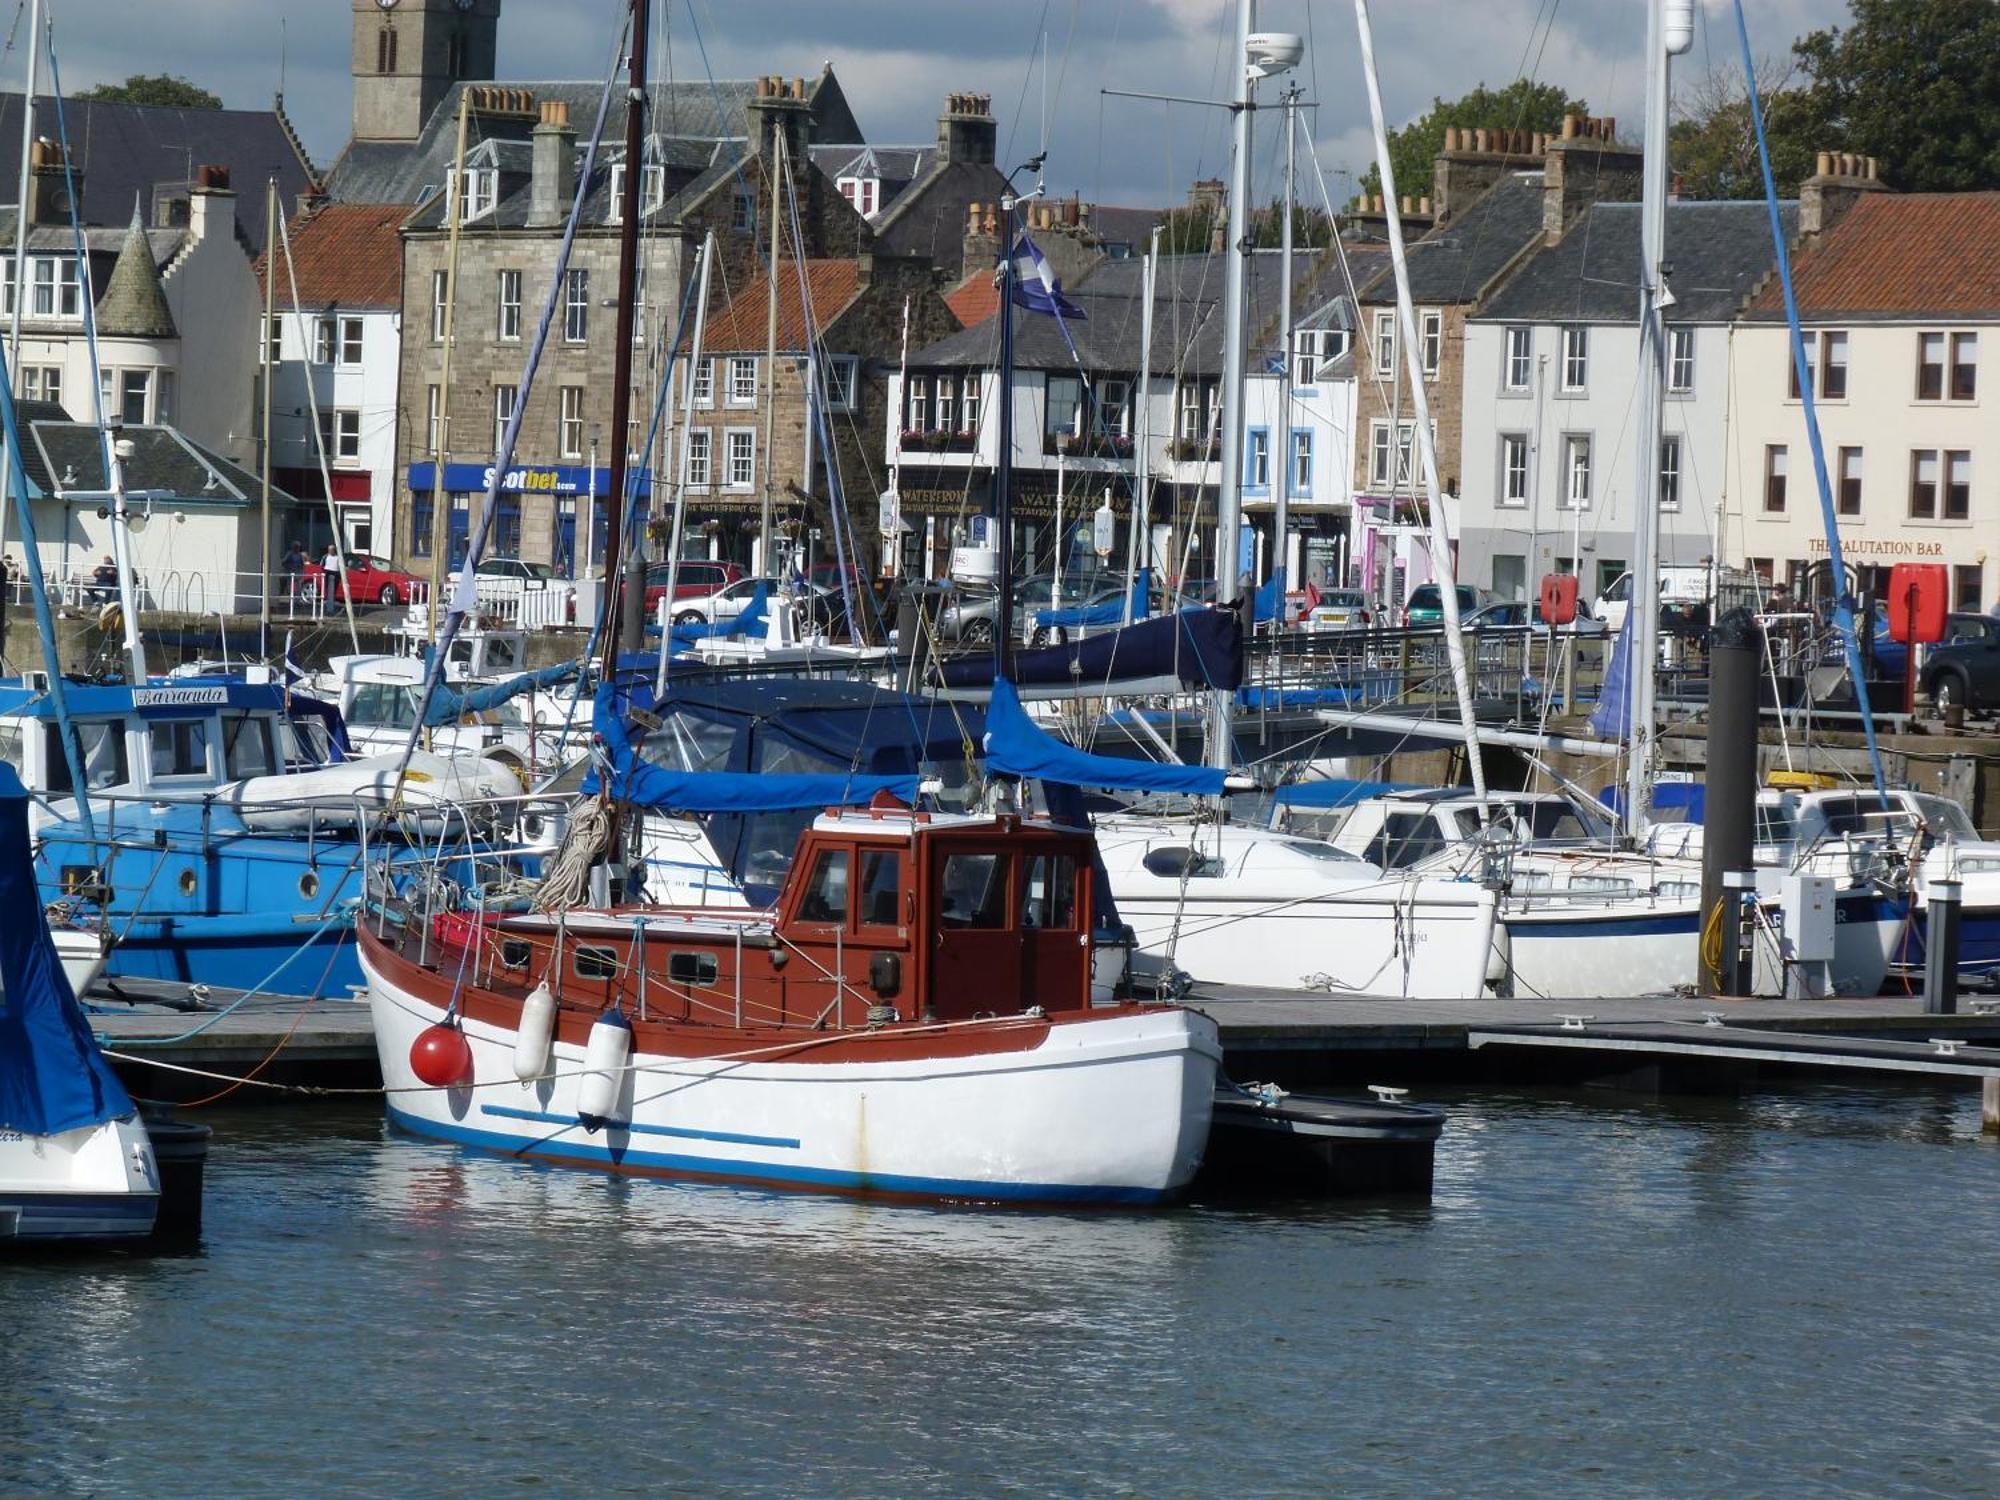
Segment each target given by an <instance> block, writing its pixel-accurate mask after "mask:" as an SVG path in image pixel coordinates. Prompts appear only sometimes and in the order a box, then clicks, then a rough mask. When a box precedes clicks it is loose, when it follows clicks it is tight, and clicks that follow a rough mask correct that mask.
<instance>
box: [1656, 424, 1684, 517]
mask: <svg viewBox="0 0 2000 1500" xmlns="http://www.w3.org/2000/svg"><path fill="white" fill-rule="evenodd" d="M1680 508H1681V440H1680V436H1679V434H1678V433H1670V434H1668V435H1667V436H1665V437H1662V438H1661V439H1660V509H1661V510H1679V509H1680Z"/></svg>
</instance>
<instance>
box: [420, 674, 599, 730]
mask: <svg viewBox="0 0 2000 1500" xmlns="http://www.w3.org/2000/svg"><path fill="white" fill-rule="evenodd" d="M579 667H580V663H577V662H573V661H564V662H557V663H556V664H555V665H554V666H552V667H543V668H542V669H541V670H540V671H538V672H522V673H521V674H520V675H518V676H515V677H509V678H508V679H507V680H506V681H505V682H489V683H487V684H485V685H484V686H483V687H473V688H444V687H441V688H439V689H438V690H437V695H436V696H435V697H433V698H432V699H431V706H430V710H429V711H428V712H427V713H426V714H425V715H424V723H425V724H427V725H428V726H430V727H431V728H433V729H435V728H437V727H438V726H439V725H442V724H450V723H452V722H454V721H455V720H457V719H458V718H459V717H460V716H461V715H464V714H476V713H484V712H485V711H486V710H487V709H489V708H498V707H499V706H500V705H501V704H503V703H505V702H507V701H508V700H509V699H513V698H518V697H520V696H521V694H523V693H529V692H533V691H534V690H535V689H536V688H543V687H554V686H555V685H556V684H557V683H558V682H562V681H565V680H566V679H568V678H571V677H574V676H576V674H577V671H578V670H579Z"/></svg>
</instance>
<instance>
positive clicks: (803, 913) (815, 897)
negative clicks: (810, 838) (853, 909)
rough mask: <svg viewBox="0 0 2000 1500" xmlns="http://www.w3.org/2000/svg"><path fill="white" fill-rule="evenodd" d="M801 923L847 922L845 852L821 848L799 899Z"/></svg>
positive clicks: (843, 850)
mask: <svg viewBox="0 0 2000 1500" xmlns="http://www.w3.org/2000/svg"><path fill="white" fill-rule="evenodd" d="M799 920H800V921H801V922H841V923H844V922H846V921H847V851H846V850H845V849H822V850H820V854H819V859H818V861H817V862H816V863H815V864H814V865H813V872H812V878H811V879H810V880H808V881H807V882H806V890H805V894H804V895H803V896H801V897H800V898H799Z"/></svg>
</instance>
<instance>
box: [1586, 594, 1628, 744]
mask: <svg viewBox="0 0 2000 1500" xmlns="http://www.w3.org/2000/svg"><path fill="white" fill-rule="evenodd" d="M1631 676H1632V611H1631V610H1629V609H1628V610H1626V611H1625V623H1624V624H1623V625H1621V626H1620V627H1619V628H1618V640H1617V642H1616V643H1615V644H1614V645H1613V646H1612V648H1611V661H1610V664H1609V665H1607V666H1606V667H1605V669H1604V685H1603V686H1602V687H1600V688H1599V689H1598V690H1597V707H1595V708H1593V709H1592V710H1591V711H1590V732H1591V733H1592V734H1595V735H1597V736H1598V737H1600V738H1602V739H1607V740H1622V739H1625V738H1626V737H1627V736H1629V735H1630V734H1631V733H1632V697H1631V694H1632V688H1631V682H1630V679H1631Z"/></svg>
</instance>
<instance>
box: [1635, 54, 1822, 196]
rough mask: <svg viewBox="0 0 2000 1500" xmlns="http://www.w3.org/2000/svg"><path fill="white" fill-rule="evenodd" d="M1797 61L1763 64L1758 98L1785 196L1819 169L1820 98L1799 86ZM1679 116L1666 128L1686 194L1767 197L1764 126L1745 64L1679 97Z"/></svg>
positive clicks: (1711, 75) (1705, 80)
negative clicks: (1761, 157)
mask: <svg viewBox="0 0 2000 1500" xmlns="http://www.w3.org/2000/svg"><path fill="white" fill-rule="evenodd" d="M1799 74H1800V70H1799V66H1798V64H1797V62H1796V61H1795V60H1793V59H1789V58H1788V59H1783V60H1774V59H1771V58H1766V59H1764V60H1763V61H1762V62H1760V63H1759V64H1758V65H1757V98H1758V101H1759V102H1760V103H1761V104H1762V105H1763V107H1764V130H1765V135H1766V137H1767V138H1768V139H1769V142H1770V146H1771V175H1772V177H1773V178H1774V179H1775V180H1776V181H1777V184H1778V194H1779V196H1780V197H1786V198H1789V197H1792V196H1794V195H1795V194H1796V193H1797V191H1798V185H1799V183H1800V182H1802V181H1804V180H1805V178H1806V177H1808V176H1810V175H1811V173H1812V170H1813V153H1814V152H1815V151H1816V150H1818V149H1819V147H1818V145H1817V144H1816V142H1815V133H1816V131H1817V129H1818V126H1817V124H1816V120H1815V112H1814V108H1813V102H1812V99H1811V97H1810V95H1809V94H1808V92H1807V91H1806V90H1805V89H1804V88H1803V87H1801V86H1800V84H1799ZM1674 102H1675V108H1676V112H1677V113H1678V114H1679V116H1680V118H1678V119H1676V120H1675V121H1674V122H1673V123H1672V124H1671V125H1669V126H1668V127H1667V160H1668V161H1669V163H1670V164H1671V166H1672V169H1673V171H1674V173H1675V175H1676V176H1678V177H1679V178H1680V191H1681V196H1682V197H1684V198H1761V197H1763V196H1764V172H1763V168H1762V166H1761V165H1760V164H1759V162H1758V160H1757V131H1756V129H1755V127H1754V126H1753V125H1752V123H1751V119H1750V101H1749V100H1748V98H1747V97H1746V96H1745V95H1744V92H1743V78H1742V74H1741V72H1740V71H1739V70H1736V69H1732V68H1726V67H1719V68H1716V69H1715V70H1714V71H1713V72H1711V73H1709V74H1708V75H1707V76H1705V77H1703V78H1700V79H1698V80H1697V81H1696V82H1695V83H1694V84H1692V85H1691V86H1690V87H1689V88H1688V89H1687V90H1686V91H1685V93H1683V94H1682V95H1681V96H1680V97H1679V98H1677V99H1676V100H1675V101H1674Z"/></svg>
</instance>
